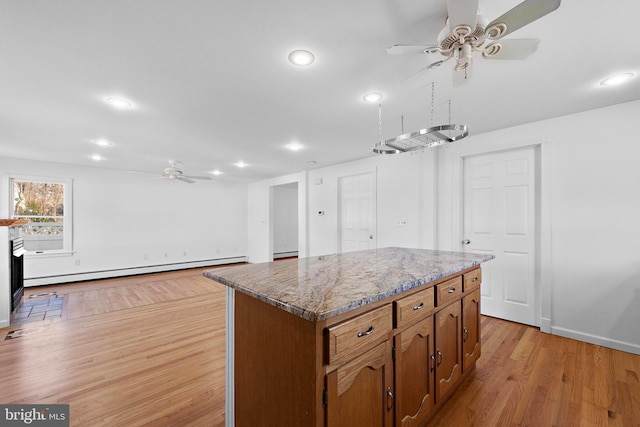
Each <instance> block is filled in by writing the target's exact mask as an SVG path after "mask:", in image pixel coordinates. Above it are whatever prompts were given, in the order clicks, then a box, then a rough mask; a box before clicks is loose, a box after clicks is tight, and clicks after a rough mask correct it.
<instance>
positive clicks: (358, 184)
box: [339, 173, 376, 252]
mask: <svg viewBox="0 0 640 427" xmlns="http://www.w3.org/2000/svg"><path fill="white" fill-rule="evenodd" d="M373 178H374V176H373V173H366V174H362V175H354V176H346V177H342V178H340V180H339V181H340V184H339V185H340V196H339V197H340V252H352V251H359V250H365V249H375V248H376V238H375V217H376V212H375V184H374V179H373Z"/></svg>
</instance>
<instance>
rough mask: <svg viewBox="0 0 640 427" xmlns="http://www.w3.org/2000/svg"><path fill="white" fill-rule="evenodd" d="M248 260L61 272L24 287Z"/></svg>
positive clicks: (27, 280) (26, 281)
mask: <svg viewBox="0 0 640 427" xmlns="http://www.w3.org/2000/svg"><path fill="white" fill-rule="evenodd" d="M242 262H247V257H246V256H239V257H230V258H218V259H208V260H201V261H187V262H178V263H171V264H158V265H147V266H140V267H129V268H114V269H109V270H100V271H89V272H84V273H70V274H60V275H55V276H43V277H29V278H26V277H25V278H24V287H25V288H28V287H33V286H45V285H56V284H60V283H71V282H82V281H85V280H96V279H110V278H113V277H122V276H135V275H137V274H147V273H159V272H164V271H174V270H186V269H189V268H198V267H215V266H218V265H226V264H237V263H242Z"/></svg>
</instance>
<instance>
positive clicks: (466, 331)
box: [462, 326, 469, 342]
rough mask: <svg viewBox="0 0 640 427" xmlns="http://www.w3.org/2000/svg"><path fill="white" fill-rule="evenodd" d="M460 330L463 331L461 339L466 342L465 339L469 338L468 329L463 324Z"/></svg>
mask: <svg viewBox="0 0 640 427" xmlns="http://www.w3.org/2000/svg"><path fill="white" fill-rule="evenodd" d="M462 331H463V332H464V339H463V340H462V342H467V340H468V339H469V330H468V329H467V327H466V326H465V327H464V328H462Z"/></svg>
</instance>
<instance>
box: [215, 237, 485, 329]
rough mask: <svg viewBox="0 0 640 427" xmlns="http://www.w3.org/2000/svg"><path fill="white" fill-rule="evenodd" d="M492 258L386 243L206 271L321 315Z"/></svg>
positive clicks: (271, 300)
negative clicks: (382, 245) (319, 254)
mask: <svg viewBox="0 0 640 427" xmlns="http://www.w3.org/2000/svg"><path fill="white" fill-rule="evenodd" d="M493 258H494V256H493V255H489V254H473V253H464V252H447V251H433V250H428V249H407V248H383V249H373V250H368V251H358V252H349V253H344V254H335V255H325V256H316V257H309V258H300V259H291V260H283V261H277V262H268V263H262V264H246V265H241V266H234V267H224V268H217V269H213V270H206V271H205V272H204V273H203V274H204V275H205V276H206V277H208V278H210V279H213V280H215V281H217V282H220V283H222V284H223V285H226V286H229V287H231V288H233V289H235V290H236V291H239V292H243V293H245V294H248V295H251V296H253V297H255V298H258V299H259V300H261V301H264V302H266V303H268V304H271V305H274V306H276V307H279V308H281V309H283V310H286V311H288V312H290V313H293V314H295V315H297V316H300V317H302V318H304V319H307V320H310V321H321V320H325V319H328V318H330V317H333V316H336V315H338V314H341V313H345V312H347V311H350V310H353V309H356V308H358V307H361V306H363V305H366V304H369V303H372V302H375V301H380V300H382V299H384V298H387V297H389V296H392V295H395V294H398V293H400V292H403V291H406V290H409V289H412V288H415V287H417V286H421V285H424V284H426V283H429V282H432V281H434V280H437V279H440V278H442V277H445V276H448V275H450V274H454V273H457V272H460V271H462V270H465V269H467V268H470V267H474V266H477V265H480V263H483V262H485V261H489V260H491V259H493Z"/></svg>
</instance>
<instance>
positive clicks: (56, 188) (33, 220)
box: [13, 180, 64, 251]
mask: <svg viewBox="0 0 640 427" xmlns="http://www.w3.org/2000/svg"><path fill="white" fill-rule="evenodd" d="M13 217H14V218H27V219H29V220H30V222H29V223H28V224H26V225H24V227H23V230H24V248H25V250H27V251H47V250H58V249H63V246H64V242H63V232H64V184H59V183H51V182H33V181H22V180H13Z"/></svg>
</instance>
